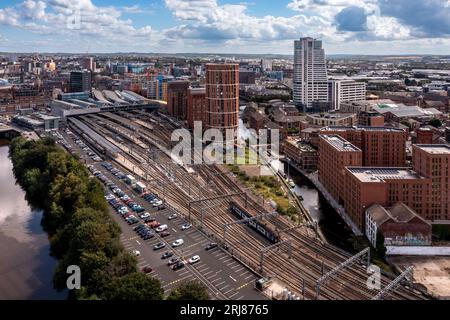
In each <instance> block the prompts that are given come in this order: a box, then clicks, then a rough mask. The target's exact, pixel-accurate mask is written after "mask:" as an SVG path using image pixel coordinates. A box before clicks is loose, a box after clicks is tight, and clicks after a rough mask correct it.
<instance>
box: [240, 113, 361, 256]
mask: <svg viewBox="0 0 450 320" xmlns="http://www.w3.org/2000/svg"><path fill="white" fill-rule="evenodd" d="M239 136H240V137H242V138H243V139H247V138H248V137H249V136H250V131H249V130H248V129H247V128H246V126H245V124H244V123H243V121H242V119H239ZM270 165H271V166H272V168H273V169H274V171H275V172H278V171H284V173H285V174H287V173H289V176H290V178H291V179H292V180H294V182H295V185H296V186H295V188H294V189H293V192H295V193H296V194H297V195H299V196H301V197H302V198H303V201H302V202H303V205H304V207H305V208H306V209H307V210H308V211H309V213H310V215H311V217H312V218H313V219H314V220H315V221H318V222H319V227H320V230H321V231H322V233H323V235H324V236H325V237H326V239H327V241H328V242H329V243H331V244H333V245H335V246H337V247H339V248H341V249H344V250H346V251H349V252H354V251H355V249H354V247H353V239H354V238H353V233H352V231H351V230H350V228H348V227H347V225H346V224H345V222H344V220H342V218H341V217H340V216H339V214H338V213H337V212H336V211H335V210H334V209H333V207H331V206H330V205H329V204H328V202H327V201H326V200H325V198H324V197H323V196H322V195H321V194H320V192H319V191H318V190H317V189H316V187H315V186H314V185H313V184H312V183H311V182H310V181H309V180H308V179H307V178H306V177H305V176H303V175H302V174H301V173H300V172H298V171H297V170H296V169H295V168H293V167H292V166H290V168H289V170H288V165H287V163H282V162H280V161H279V160H273V161H271V162H270Z"/></svg>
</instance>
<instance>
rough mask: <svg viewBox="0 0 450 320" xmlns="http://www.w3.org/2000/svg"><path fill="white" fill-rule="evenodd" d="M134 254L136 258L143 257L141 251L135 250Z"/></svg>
mask: <svg viewBox="0 0 450 320" xmlns="http://www.w3.org/2000/svg"><path fill="white" fill-rule="evenodd" d="M133 254H134V255H135V256H136V257H139V256H140V255H141V252H140V251H139V250H133Z"/></svg>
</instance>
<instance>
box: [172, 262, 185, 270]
mask: <svg viewBox="0 0 450 320" xmlns="http://www.w3.org/2000/svg"><path fill="white" fill-rule="evenodd" d="M183 267H184V263H183V262H181V261H178V262H177V263H175V264H174V265H173V266H172V270H174V271H176V270H178V269H181V268H183Z"/></svg>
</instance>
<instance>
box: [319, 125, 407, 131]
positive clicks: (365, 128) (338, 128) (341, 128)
mask: <svg viewBox="0 0 450 320" xmlns="http://www.w3.org/2000/svg"><path fill="white" fill-rule="evenodd" d="M347 130H355V131H356V130H363V131H385V132H405V130H403V129H399V128H393V127H371V126H327V127H324V128H322V129H320V131H347Z"/></svg>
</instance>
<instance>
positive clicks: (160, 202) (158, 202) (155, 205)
mask: <svg viewBox="0 0 450 320" xmlns="http://www.w3.org/2000/svg"><path fill="white" fill-rule="evenodd" d="M162 204H163V202H162V201H161V200H159V201H156V202H155V203H153V206H154V207H158V206H161V205H162Z"/></svg>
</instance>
